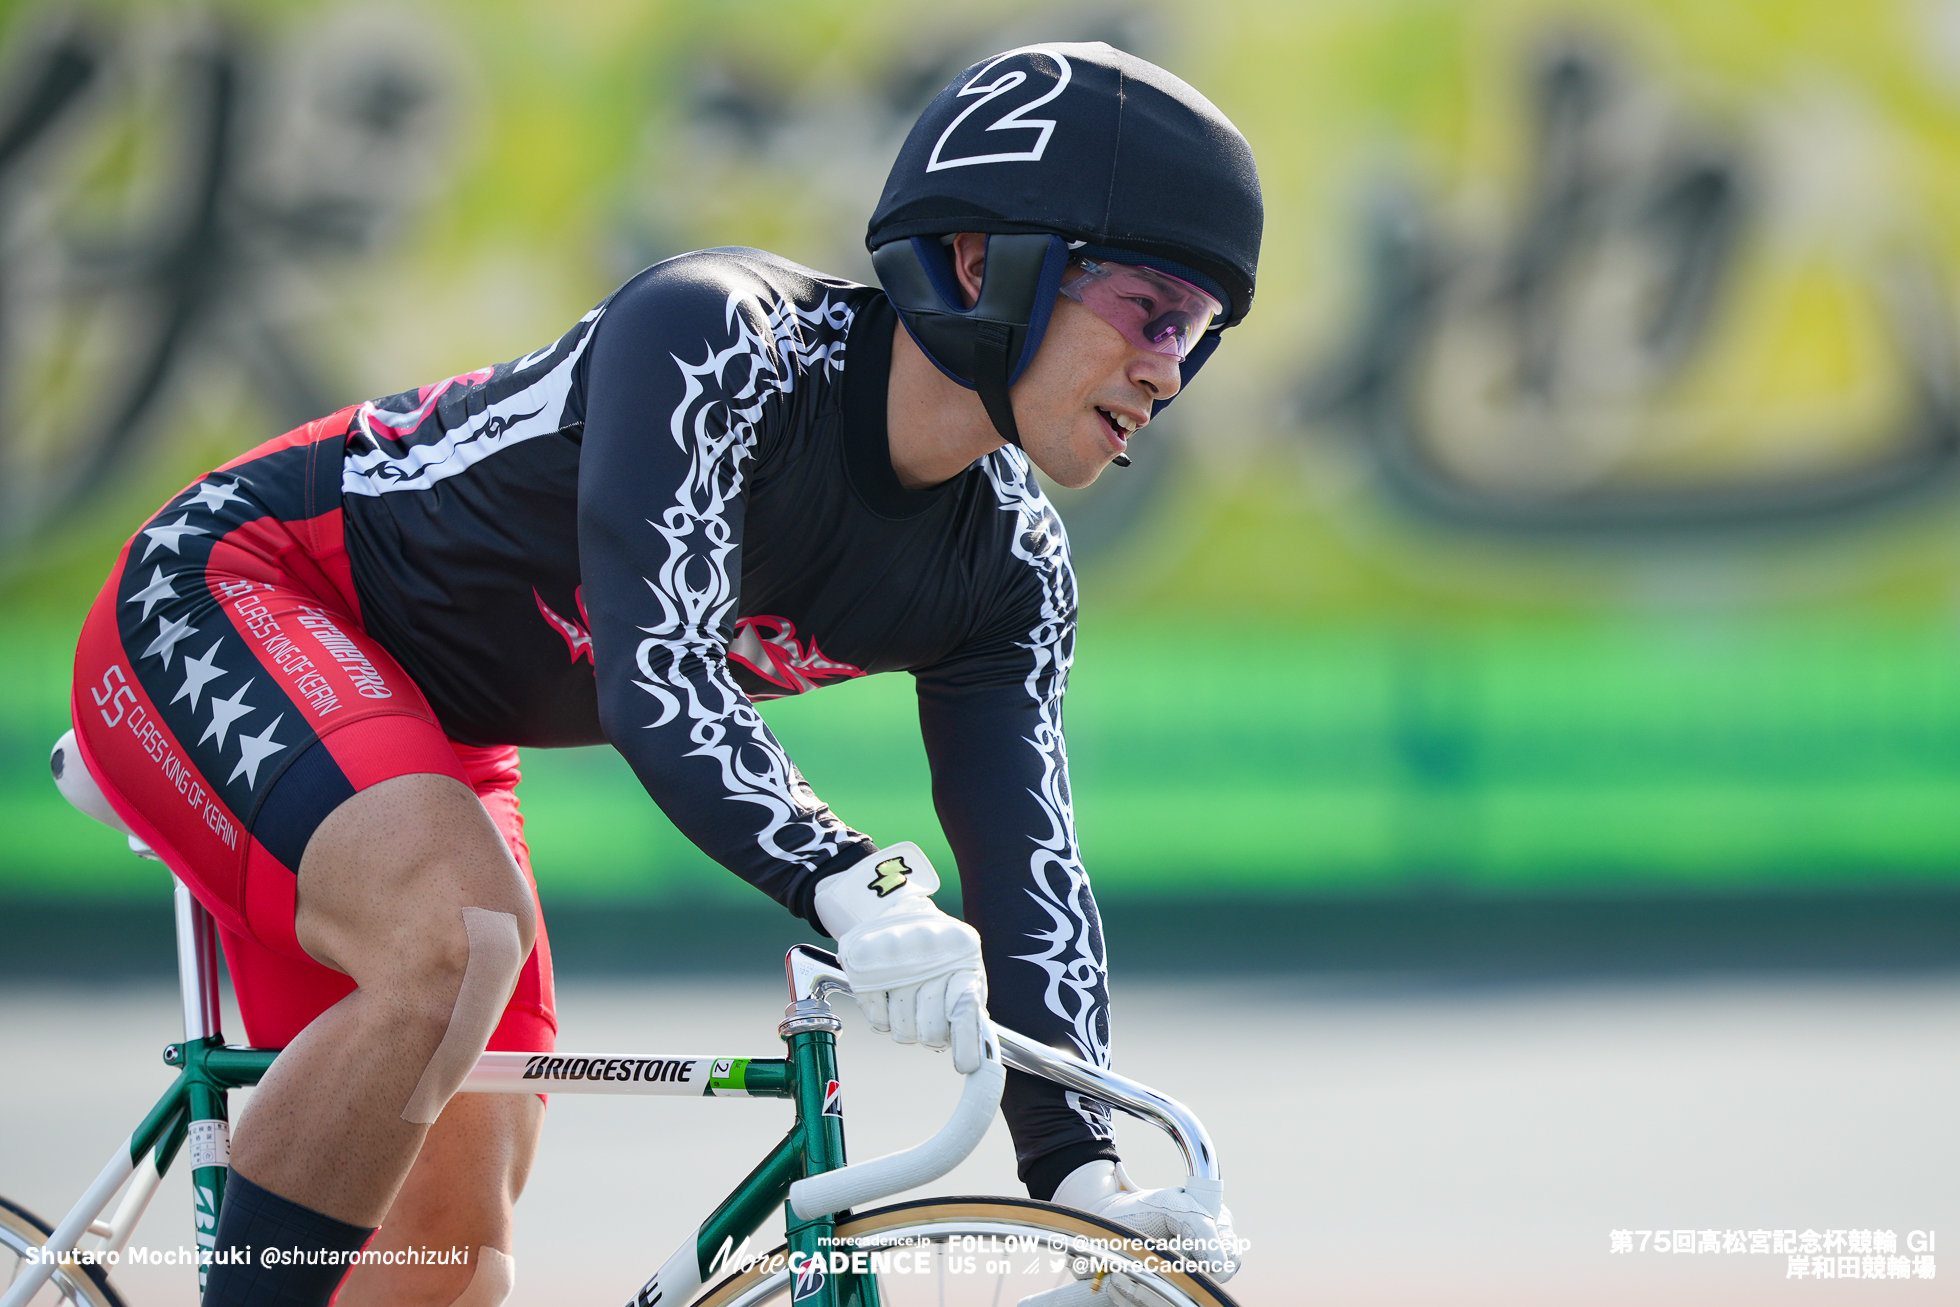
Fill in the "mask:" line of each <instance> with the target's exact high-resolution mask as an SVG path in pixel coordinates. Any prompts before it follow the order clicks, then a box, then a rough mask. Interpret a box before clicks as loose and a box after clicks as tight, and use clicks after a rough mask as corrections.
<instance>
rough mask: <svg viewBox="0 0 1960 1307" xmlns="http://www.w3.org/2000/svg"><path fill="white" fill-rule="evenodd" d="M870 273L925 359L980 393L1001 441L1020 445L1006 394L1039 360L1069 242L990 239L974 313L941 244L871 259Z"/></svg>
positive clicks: (897, 249) (891, 247) (886, 250)
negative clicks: (875, 274) (1033, 363)
mask: <svg viewBox="0 0 1960 1307" xmlns="http://www.w3.org/2000/svg"><path fill="white" fill-rule="evenodd" d="M871 266H872V267H873V268H874V269H875V270H876V271H877V274H878V281H879V282H880V284H882V285H883V286H884V288H885V294H886V295H888V296H889V297H890V298H891V302H892V307H894V308H895V309H897V310H898V316H899V320H900V321H902V322H903V323H904V324H905V330H906V331H907V332H908V333H910V334H911V337H912V339H913V341H914V342H915V343H916V344H917V345H918V347H919V349H920V351H921V352H923V353H924V354H925V356H926V357H927V358H929V359H931V360H932V362H933V364H934V366H936V367H937V368H938V369H939V370H940V371H941V372H943V373H945V374H946V375H947V376H948V377H950V378H952V379H953V380H954V381H956V382H958V383H959V384H960V385H962V386H965V387H967V388H968V389H970V390H974V391H977V392H978V393H979V395H980V400H981V402H982V403H983V404H984V405H985V406H986V409H987V416H988V417H990V418H992V419H993V423H994V427H995V429H997V430H998V431H999V432H1000V434H1001V436H1002V438H1004V439H1006V440H1008V441H1010V442H1011V443H1013V444H1016V445H1018V444H1020V443H1021V433H1020V431H1019V430H1018V429H1017V428H1016V426H1015V424H1014V409H1013V406H1012V404H1011V403H1009V401H1008V396H1007V390H1008V387H1010V386H1012V385H1013V384H1014V383H1015V382H1016V381H1018V380H1019V379H1020V377H1021V374H1022V373H1023V372H1025V371H1026V370H1027V367H1028V364H1029V363H1031V362H1033V361H1034V356H1035V353H1036V352H1037V351H1038V350H1039V349H1040V348H1041V338H1042V336H1043V335H1045V334H1046V333H1047V330H1048V319H1049V318H1050V316H1052V315H1053V313H1054V311H1055V297H1056V296H1057V295H1059V294H1060V293H1061V289H1062V272H1063V270H1064V269H1066V268H1067V266H1068V242H1067V241H1065V240H1063V239H1062V238H1061V237H1059V236H1052V235H1048V234H1046V233H1020V234H1006V235H992V236H989V237H987V264H986V267H985V269H984V270H983V271H982V273H981V277H980V293H979V295H978V296H976V297H975V299H974V302H973V305H972V307H971V308H969V307H967V306H966V303H965V301H966V296H965V294H964V292H963V291H962V290H961V288H960V282H959V277H958V275H957V273H956V272H955V270H954V268H953V259H952V252H951V250H950V249H948V247H947V246H945V245H942V244H941V243H940V242H938V241H937V240H933V239H930V238H928V237H924V236H913V237H911V238H909V239H906V240H897V241H892V242H890V243H889V244H885V245H881V246H879V247H878V248H877V249H875V250H873V251H872V252H871Z"/></svg>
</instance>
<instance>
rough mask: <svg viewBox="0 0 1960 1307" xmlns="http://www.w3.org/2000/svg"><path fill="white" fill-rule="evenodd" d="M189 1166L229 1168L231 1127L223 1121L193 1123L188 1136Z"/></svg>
mask: <svg viewBox="0 0 1960 1307" xmlns="http://www.w3.org/2000/svg"><path fill="white" fill-rule="evenodd" d="M185 1142H186V1143H187V1144H188V1145H189V1146H190V1153H191V1165H192V1166H193V1167H199V1166H230V1165H231V1126H230V1125H229V1124H228V1123H226V1122H224V1121H193V1122H191V1131H190V1136H189V1138H187V1139H186V1140H185Z"/></svg>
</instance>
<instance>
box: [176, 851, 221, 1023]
mask: <svg viewBox="0 0 1960 1307" xmlns="http://www.w3.org/2000/svg"><path fill="white" fill-rule="evenodd" d="M171 881H172V883H173V884H175V885H176V887H177V985H178V988H179V989H181V990H182V991H183V995H184V1041H185V1042H186V1043H189V1042H191V1041H194V1040H199V1039H208V1038H210V1037H211V1036H213V1035H216V1036H220V1037H222V1036H223V1034H224V1028H223V1027H224V1013H223V1011H222V1010H221V1008H220V1007H219V1003H218V923H217V922H215V921H213V920H212V919H211V914H210V913H209V912H208V911H206V910H205V907H204V905H203V904H202V903H199V902H198V901H197V898H196V897H195V896H194V895H193V894H192V893H191V892H190V891H189V890H188V889H186V888H184V882H183V881H181V880H177V879H176V878H175V877H174V876H173V877H172V878H171Z"/></svg>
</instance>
